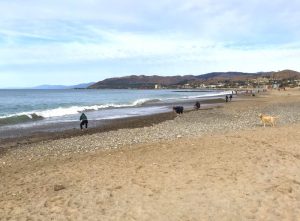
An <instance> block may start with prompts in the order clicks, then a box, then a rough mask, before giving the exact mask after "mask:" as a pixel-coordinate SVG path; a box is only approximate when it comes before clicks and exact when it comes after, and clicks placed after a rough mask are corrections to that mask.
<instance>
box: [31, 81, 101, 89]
mask: <svg viewBox="0 0 300 221" xmlns="http://www.w3.org/2000/svg"><path fill="white" fill-rule="evenodd" d="M93 84H95V82H90V83H83V84H77V85H71V86H65V85H47V84H45V85H39V86H36V87H33V88H30V89H45V90H46V89H48V90H59V89H75V88H76V89H85V88H88V87H89V86H91V85H93Z"/></svg>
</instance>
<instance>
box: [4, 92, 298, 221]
mask: <svg viewBox="0 0 300 221" xmlns="http://www.w3.org/2000/svg"><path fill="white" fill-rule="evenodd" d="M241 99H242V100H241V101H238V102H232V103H230V104H226V105H224V107H222V108H217V109H213V110H205V111H195V112H191V113H187V114H185V115H184V116H182V117H178V118H176V119H175V120H171V121H167V122H164V123H161V124H157V125H154V126H152V127H145V128H139V129H126V130H125V129H124V130H119V131H112V132H107V133H104V135H105V136H104V135H103V134H95V135H87V136H83V137H81V138H80V139H83V140H84V143H85V144H82V145H84V147H83V148H81V149H79V148H78V146H77V145H76V142H78V140H77V138H76V137H75V138H67V139H61V140H57V141H53V142H45V143H37V144H30V145H28V146H23V147H22V148H13V149H9V150H6V151H5V152H3V153H2V155H1V156H0V164H1V166H0V176H1V181H0V220H172V221H173V220H300V116H299V112H300V91H299V89H294V90H288V91H286V92H278V91H274V92H271V93H268V94H262V95H260V96H259V97H255V98H241ZM259 112H264V113H272V114H278V115H280V121H279V122H278V126H276V127H275V128H271V127H266V128H263V127H262V126H261V124H260V123H259V119H258V117H257V113H259ZM243 116H244V117H243ZM197 120H199V122H201V123H202V124H203V125H204V126H203V125H201V126H199V128H200V129H199V128H198V127H195V123H193V122H197ZM199 122H197V123H199ZM173 127H175V129H174V130H173V129H172V128H173ZM176 127H177V128H176ZM206 127H211V128H213V129H207V128H206ZM165 128H167V129H165ZM205 128H206V129H205ZM153 131H155V132H153ZM158 131H159V132H160V133H158ZM166 132H169V133H166ZM146 133H147V134H146ZM126 135H127V137H126ZM155 135H157V136H159V138H155ZM111 137H114V139H112V138H111ZM132 137H133V138H132ZM97 139H98V143H97ZM116 142H118V143H119V145H114V143H116ZM57 146H59V147H60V148H62V149H63V150H61V152H59V150H58V148H57ZM105 147H107V148H105ZM116 147H117V148H116ZM3 162H5V163H3ZM55 185H62V186H61V187H62V188H63V187H64V189H61V190H58V191H55V190H54V186H55ZM58 187H59V186H58Z"/></svg>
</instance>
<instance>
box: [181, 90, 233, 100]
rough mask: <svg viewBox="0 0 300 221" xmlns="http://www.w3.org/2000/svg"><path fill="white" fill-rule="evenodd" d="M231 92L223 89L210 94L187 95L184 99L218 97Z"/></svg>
mask: <svg viewBox="0 0 300 221" xmlns="http://www.w3.org/2000/svg"><path fill="white" fill-rule="evenodd" d="M228 94H231V91H222V92H218V93H209V94H202V95H197V96H185V97H183V98H184V99H197V98H205V97H218V96H223V95H228Z"/></svg>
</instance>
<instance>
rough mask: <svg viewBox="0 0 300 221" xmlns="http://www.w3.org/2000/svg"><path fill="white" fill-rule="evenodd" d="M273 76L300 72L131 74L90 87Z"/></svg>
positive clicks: (299, 74) (298, 76) (171, 84)
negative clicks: (181, 74) (175, 74)
mask: <svg viewBox="0 0 300 221" xmlns="http://www.w3.org/2000/svg"><path fill="white" fill-rule="evenodd" d="M260 77H261V78H272V79H277V80H285V79H300V72H297V71H293V70H282V71H277V72H275V71H270V72H257V73H247V72H230V71H229V72H211V73H207V74H203V75H183V76H180V75H177V76H159V75H150V76H146V75H130V76H124V77H114V78H107V79H104V80H102V81H98V82H97V83H95V84H93V85H91V86H89V87H88V89H128V88H132V89H151V88H154V87H155V85H162V86H166V87H175V86H176V85H184V84H188V83H195V82H197V83H200V82H201V83H217V82H223V81H246V80H250V79H253V78H260Z"/></svg>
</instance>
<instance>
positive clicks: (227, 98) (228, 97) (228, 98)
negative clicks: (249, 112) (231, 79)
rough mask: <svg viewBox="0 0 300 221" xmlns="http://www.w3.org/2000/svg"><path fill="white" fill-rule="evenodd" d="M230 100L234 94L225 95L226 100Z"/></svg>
mask: <svg viewBox="0 0 300 221" xmlns="http://www.w3.org/2000/svg"><path fill="white" fill-rule="evenodd" d="M228 100H229V101H231V100H232V94H230V95H229V96H228V95H226V97H225V101H226V102H228Z"/></svg>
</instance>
